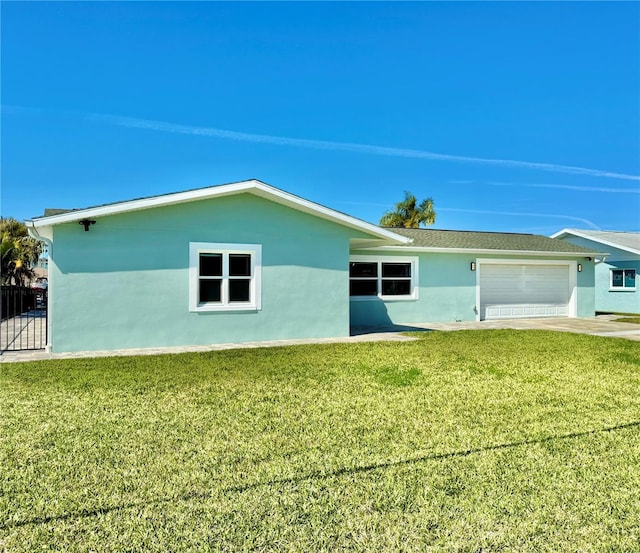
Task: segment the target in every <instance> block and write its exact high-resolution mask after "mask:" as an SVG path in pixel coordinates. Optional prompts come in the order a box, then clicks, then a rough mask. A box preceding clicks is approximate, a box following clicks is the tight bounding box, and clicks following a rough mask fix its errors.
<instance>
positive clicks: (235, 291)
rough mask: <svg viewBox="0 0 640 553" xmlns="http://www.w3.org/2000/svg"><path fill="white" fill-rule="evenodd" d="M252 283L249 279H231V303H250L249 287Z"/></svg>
mask: <svg viewBox="0 0 640 553" xmlns="http://www.w3.org/2000/svg"><path fill="white" fill-rule="evenodd" d="M250 283H251V281H250V280H248V279H242V280H238V279H230V280H229V301H230V302H232V301H249V285H250Z"/></svg>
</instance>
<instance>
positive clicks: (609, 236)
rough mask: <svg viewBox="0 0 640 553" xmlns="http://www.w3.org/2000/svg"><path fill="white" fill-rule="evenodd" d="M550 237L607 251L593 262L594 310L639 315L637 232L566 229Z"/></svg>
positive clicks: (639, 236)
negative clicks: (594, 282)
mask: <svg viewBox="0 0 640 553" xmlns="http://www.w3.org/2000/svg"><path fill="white" fill-rule="evenodd" d="M552 238H558V239H560V240H564V241H566V242H570V243H571V244H577V245H578V246H583V247H586V248H591V249H597V250H600V251H604V252H608V253H607V255H606V257H605V258H604V259H602V258H601V257H600V258H599V259H596V311H598V312H603V313H640V289H639V288H638V287H637V280H638V279H637V274H638V272H640V232H623V231H603V230H579V229H571V228H567V229H564V230H561V231H559V232H556V233H555V234H554V235H553V236H552Z"/></svg>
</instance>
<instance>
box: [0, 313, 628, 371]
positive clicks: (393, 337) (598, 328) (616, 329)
mask: <svg viewBox="0 0 640 553" xmlns="http://www.w3.org/2000/svg"><path fill="white" fill-rule="evenodd" d="M615 318H616V317H615V316H612V315H600V316H598V317H592V318H586V319H569V318H566V317H563V318H548V319H547V318H540V319H505V320H499V321H480V322H459V323H429V324H421V325H396V326H392V327H380V328H374V329H371V328H368V329H362V328H360V329H358V328H355V329H353V334H352V336H348V337H342V338H310V339H299V340H273V341H267V342H244V343H229V344H213V345H208V346H180V347H167V348H145V349H126V350H111V351H86V352H74V353H47V352H45V351H43V350H39V351H7V352H2V353H0V363H11V362H24V361H39V360H44V359H72V358H87V357H116V356H125V355H158V354H171V353H185V352H203V351H219V350H225V349H247V348H262V347H276V346H291V345H300V344H332V343H357V342H379V341H398V342H399V341H407V340H413V339H414V338H412V337H411V336H405V335H404V334H402V333H403V332H415V331H418V332H428V331H434V330H439V331H445V332H449V331H455V330H489V329H502V328H512V329H517V330H554V331H559V332H573V333H578V334H591V335H593V336H608V337H616V338H625V339H627V340H636V341H640V325H636V324H630V323H619V322H616V321H615Z"/></svg>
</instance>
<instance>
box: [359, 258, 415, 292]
mask: <svg viewBox="0 0 640 553" xmlns="http://www.w3.org/2000/svg"><path fill="white" fill-rule="evenodd" d="M418 260H419V258H418V257H417V256H411V257H396V256H391V255H389V256H380V255H352V256H350V257H349V263H351V262H352V261H355V262H365V263H378V277H377V279H376V280H377V283H378V295H376V296H351V295H350V296H349V299H350V300H351V301H378V300H383V301H415V300H417V299H418V290H419V286H418V282H419V280H418V265H419V263H418ZM382 263H411V280H410V282H411V294H408V295H406V296H384V295H382ZM356 280H357V279H356ZM349 282H351V277H350V276H349Z"/></svg>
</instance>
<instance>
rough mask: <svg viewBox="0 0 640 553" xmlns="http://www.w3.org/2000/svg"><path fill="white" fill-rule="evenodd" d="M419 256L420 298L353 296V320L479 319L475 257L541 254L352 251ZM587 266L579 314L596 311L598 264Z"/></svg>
mask: <svg viewBox="0 0 640 553" xmlns="http://www.w3.org/2000/svg"><path fill="white" fill-rule="evenodd" d="M356 254H357V255H377V256H385V257H386V256H389V257H392V256H393V255H405V256H406V255H416V256H418V258H419V275H418V287H419V289H418V298H417V299H416V300H398V301H383V300H381V299H377V298H374V299H360V298H351V301H350V306H351V324H352V326H354V327H376V326H386V325H390V324H412V323H414V324H415V323H429V322H455V321H474V320H476V319H477V316H478V313H477V310H478V309H479V306H478V305H477V275H478V272H477V271H472V270H471V262H474V261H475V262H478V260H482V259H483V258H487V257H490V258H491V259H503V260H524V261H526V260H527V259H529V260H531V261H532V262H540V260H541V258H540V257H530V258H527V257H522V256H513V255H502V256H501V255H499V252H498V253H496V254H495V255H494V254H492V255H491V256H485V255H474V254H463V253H450V254H448V253H431V252H419V253H410V252H407V253H404V252H402V251H401V252H393V253H391V252H374V251H372V250H363V251H358V252H352V255H356ZM553 259H554V261H566V262H573V263H575V258H566V259H564V258H553ZM580 262H581V264H582V267H583V270H582V272H580V273H578V274H577V278H576V289H575V302H576V315H577V316H578V317H592V316H593V315H594V314H595V302H594V264H593V262H592V261H587V260H586V259H585V260H580Z"/></svg>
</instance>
